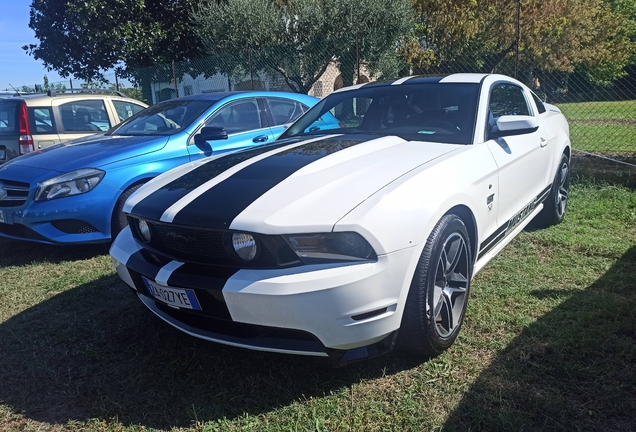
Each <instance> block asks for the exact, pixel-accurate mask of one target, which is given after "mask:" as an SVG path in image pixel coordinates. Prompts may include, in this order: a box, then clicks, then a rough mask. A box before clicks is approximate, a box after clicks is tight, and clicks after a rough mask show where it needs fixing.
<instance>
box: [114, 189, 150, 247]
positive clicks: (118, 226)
mask: <svg viewBox="0 0 636 432" xmlns="http://www.w3.org/2000/svg"><path fill="white" fill-rule="evenodd" d="M143 185H144V184H143V183H139V184H136V185H134V186H131V187H129V188H128V189H126V190H125V191H124V192H123V193H122V194H121V195H120V196H119V199H118V200H117V204H115V209H114V210H113V216H112V217H111V223H110V240H111V241H114V240H115V237H117V234H119V233H120V232H121V230H123V229H124V228H126V227H127V226H128V220H127V219H126V215H125V214H124V212H123V209H124V204H125V203H126V200H127V199H128V197H130V196H131V195H132V194H133V192H135V191H136V190H137V189H139V188H140V187H142V186H143Z"/></svg>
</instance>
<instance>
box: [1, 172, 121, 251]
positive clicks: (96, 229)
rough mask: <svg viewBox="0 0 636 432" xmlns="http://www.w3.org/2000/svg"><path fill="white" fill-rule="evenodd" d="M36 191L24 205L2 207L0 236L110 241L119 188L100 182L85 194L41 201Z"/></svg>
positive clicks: (72, 241) (70, 241)
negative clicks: (35, 195)
mask: <svg viewBox="0 0 636 432" xmlns="http://www.w3.org/2000/svg"><path fill="white" fill-rule="evenodd" d="M33 194H34V191H31V192H30V193H29V197H28V198H27V202H26V204H25V205H23V206H21V207H0V212H2V218H0V221H3V222H0V236H3V237H7V238H13V239H17V240H29V241H34V242H39V243H47V244H81V243H100V242H107V241H109V240H110V231H111V216H112V211H113V210H112V209H113V208H114V206H115V202H116V201H117V197H118V196H119V191H118V190H117V189H115V188H112V187H110V186H107V185H101V184H100V185H98V186H97V188H95V190H92V191H90V192H88V193H86V194H82V195H76V196H71V197H65V198H60V199H56V200H51V201H38V202H35V201H33Z"/></svg>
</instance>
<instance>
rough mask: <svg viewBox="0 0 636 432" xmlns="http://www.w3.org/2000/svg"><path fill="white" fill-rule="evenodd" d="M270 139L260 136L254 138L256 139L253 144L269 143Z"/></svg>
mask: <svg viewBox="0 0 636 432" xmlns="http://www.w3.org/2000/svg"><path fill="white" fill-rule="evenodd" d="M268 139H269V137H268V136H267V135H259V136H257V137H256V138H254V139H253V140H252V142H255V143H260V142H265V141H267V140H268Z"/></svg>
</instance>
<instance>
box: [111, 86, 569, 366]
mask: <svg viewBox="0 0 636 432" xmlns="http://www.w3.org/2000/svg"><path fill="white" fill-rule="evenodd" d="M332 116H334V117H335V118H336V119H337V120H338V121H339V126H340V128H336V129H334V128H333V127H334V126H335V125H337V124H338V123H337V122H335V121H334V119H333V117H332ZM326 120H329V121H326ZM325 125H326V126H325ZM329 125H331V126H329ZM209 132H211V133H210V134H209V135H211V136H214V135H215V134H216V135H217V136H218V137H219V139H222V138H223V137H224V136H225V135H224V134H223V131H222V130H218V131H217V130H214V131H209ZM198 145H200V146H202V147H205V146H209V145H210V143H207V142H199V143H198ZM211 145H212V147H213V146H214V141H212V143H211ZM569 161H570V139H569V129H568V124H567V122H566V120H565V118H564V117H563V115H562V114H561V112H560V111H559V110H558V109H557V108H556V107H554V106H552V105H549V104H545V103H543V102H541V100H540V99H539V98H538V97H537V96H536V95H535V94H534V93H533V92H532V91H531V90H530V89H529V88H527V87H526V86H524V85H523V84H521V83H520V82H518V81H516V80H514V79H511V78H509V77H506V76H502V75H481V74H460V75H451V76H447V77H437V78H430V77H408V78H402V79H399V80H397V81H392V82H376V83H369V84H363V85H360V86H355V87H350V88H344V89H341V90H340V91H337V92H335V93H333V94H331V95H329V96H327V97H326V98H325V99H323V100H322V101H320V102H319V103H318V104H317V105H316V106H314V108H312V109H311V110H309V111H308V112H307V113H306V114H305V115H304V116H302V117H301V118H300V119H299V120H298V121H297V122H296V123H294V124H293V125H292V126H291V127H290V128H289V129H288V130H287V131H286V132H285V133H284V134H283V135H282V136H281V137H280V138H279V139H278V140H277V141H276V142H275V143H273V144H271V145H265V146H259V147H252V148H250V149H247V150H243V151H238V152H234V153H231V154H227V155H223V156H220V157H216V158H215V157H212V158H208V159H205V160H202V161H198V162H195V163H190V164H188V165H184V166H181V167H179V168H176V169H174V170H172V171H169V172H167V173H166V174H164V175H162V176H160V177H157V178H156V179H155V180H153V181H151V182H149V183H148V184H147V185H146V186H144V187H143V188H141V189H140V190H139V191H137V192H136V193H135V194H134V195H132V196H131V197H130V198H129V199H128V201H127V202H126V204H125V207H124V212H125V213H127V215H128V221H129V228H127V229H125V230H124V231H122V233H121V234H120V235H119V237H117V239H116V241H115V242H114V244H113V245H112V248H111V251H110V253H111V255H112V258H113V261H114V263H115V266H116V268H117V272H118V273H119V275H120V277H121V278H122V279H123V280H124V281H125V282H126V283H127V284H128V285H130V287H131V288H132V289H133V290H134V292H135V293H136V294H137V295H138V296H139V298H140V299H141V301H142V302H143V303H144V304H145V305H146V306H147V307H148V308H149V309H150V310H151V311H152V312H154V313H155V314H156V315H157V316H159V317H160V318H161V319H163V320H164V321H166V322H168V323H169V324H171V325H173V326H174V327H176V328H178V329H180V330H182V331H183V332H185V333H187V334H190V335H193V336H196V337H199V338H203V339H207V340H210V341H214V342H220V343H224V344H229V345H234V346H240V347H246V348H252V349H257V350H265V351H276V352H285V353H295V354H306V355H315V356H329V357H332V358H334V359H336V360H338V361H350V360H356V359H360V358H365V357H368V356H371V355H375V354H378V353H381V352H384V351H387V350H389V349H391V348H393V346H394V345H396V344H397V345H398V346H401V347H402V348H405V349H407V350H409V351H411V352H413V353H416V354H419V355H422V356H427V357H431V356H435V355H438V354H440V353H441V352H442V351H444V350H445V349H447V348H448V347H449V346H450V345H451V344H452V343H453V342H454V341H455V339H456V337H457V334H458V333H459V330H460V327H461V325H462V321H463V319H464V314H465V311H466V304H467V300H468V293H469V287H470V281H471V279H472V278H473V276H474V275H475V274H476V273H477V272H478V271H479V270H480V269H481V268H482V267H483V266H484V265H485V264H486V263H487V262H488V261H489V260H490V259H492V258H493V257H494V256H495V255H496V254H497V253H498V252H499V251H500V250H501V249H502V248H503V247H504V246H505V245H506V244H507V243H508V242H509V241H510V240H511V239H512V238H514V237H515V236H516V235H517V234H518V233H519V232H520V231H521V230H522V229H523V228H524V226H526V225H527V224H528V222H530V220H531V219H533V218H535V217H536V218H540V223H541V224H543V225H550V224H555V223H559V222H560V221H561V220H562V219H563V216H564V213H565V210H566V204H567V199H568V179H569V176H568V172H569Z"/></svg>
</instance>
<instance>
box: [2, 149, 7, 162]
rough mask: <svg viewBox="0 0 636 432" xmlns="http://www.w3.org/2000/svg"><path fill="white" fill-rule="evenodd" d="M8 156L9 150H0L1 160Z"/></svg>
mask: <svg viewBox="0 0 636 432" xmlns="http://www.w3.org/2000/svg"><path fill="white" fill-rule="evenodd" d="M6 158H7V151H6V150H0V160H5V159H6Z"/></svg>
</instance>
